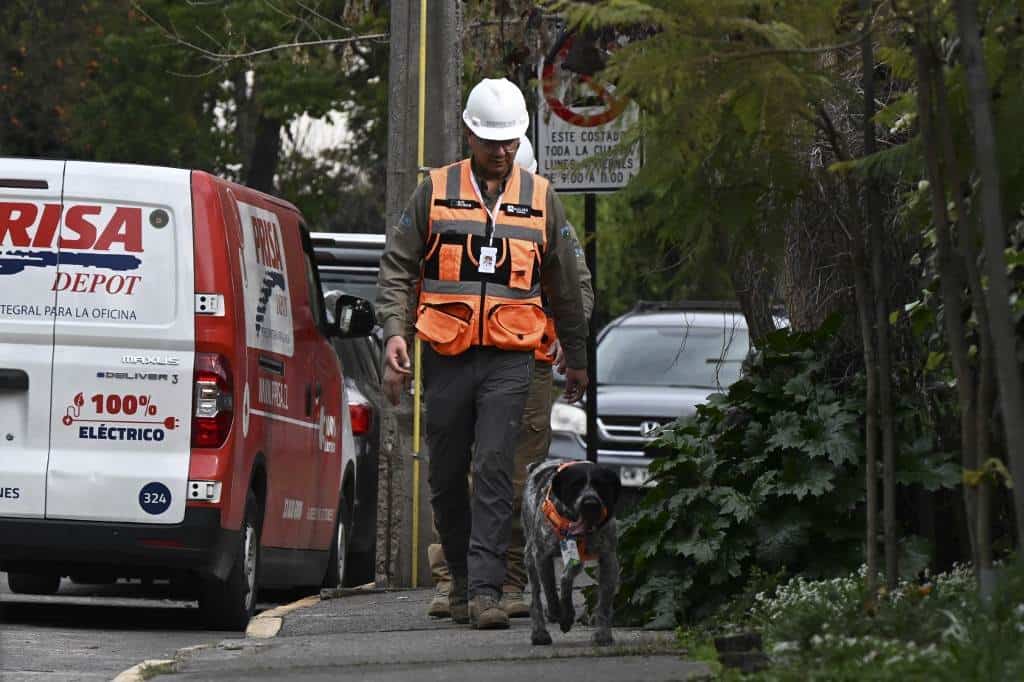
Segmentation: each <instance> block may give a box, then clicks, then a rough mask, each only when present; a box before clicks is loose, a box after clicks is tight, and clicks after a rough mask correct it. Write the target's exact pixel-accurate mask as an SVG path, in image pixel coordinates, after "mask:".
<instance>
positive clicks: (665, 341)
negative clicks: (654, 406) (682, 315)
mask: <svg viewBox="0 0 1024 682" xmlns="http://www.w3.org/2000/svg"><path fill="white" fill-rule="evenodd" d="M749 347H750V345H749V340H748V337H747V330H746V329H740V328H733V327H727V326H716V327H697V326H693V325H690V326H685V327H684V326H680V327H642V326H632V325H629V326H617V327H613V328H612V329H610V330H608V333H607V334H605V336H604V338H602V339H601V343H600V344H598V346H597V382H598V384H605V385H608V384H611V385H615V384H619V385H622V384H626V385H631V386H680V387H694V388H710V389H718V388H724V387H726V386H728V385H729V384H731V383H733V382H734V381H736V380H737V379H739V377H740V364H741V363H742V362H743V359H744V358H745V357H746V355H747V351H748V349H749Z"/></svg>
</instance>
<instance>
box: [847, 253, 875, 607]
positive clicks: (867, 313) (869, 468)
mask: <svg viewBox="0 0 1024 682" xmlns="http://www.w3.org/2000/svg"><path fill="white" fill-rule="evenodd" d="M851 241H853V240H851ZM852 247H853V282H854V291H855V292H856V296H857V317H858V318H859V319H860V333H861V339H862V341H863V346H864V373H865V374H866V375H867V387H866V396H865V401H864V402H865V406H864V413H865V414H864V485H865V488H866V495H865V505H866V506H867V510H866V511H867V513H866V514H865V516H866V517H867V526H866V528H865V536H866V537H865V557H864V560H865V562H866V563H867V567H868V574H867V576H866V577H865V580H866V582H867V593H868V599H869V600H871V601H872V602H873V601H874V599H875V592H876V590H877V588H878V365H877V363H876V361H875V332H874V329H872V326H871V320H872V319H873V317H872V310H871V290H870V287H869V286H868V278H867V274H866V271H867V263H865V262H864V251H863V249H862V248H860V245H858V244H853V245H852Z"/></svg>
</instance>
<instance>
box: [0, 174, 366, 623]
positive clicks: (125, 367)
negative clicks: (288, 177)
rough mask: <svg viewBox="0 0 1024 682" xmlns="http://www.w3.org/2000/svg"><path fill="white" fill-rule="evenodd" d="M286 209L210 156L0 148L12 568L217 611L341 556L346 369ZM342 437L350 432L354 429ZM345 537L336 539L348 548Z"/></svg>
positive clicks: (333, 566)
mask: <svg viewBox="0 0 1024 682" xmlns="http://www.w3.org/2000/svg"><path fill="white" fill-rule="evenodd" d="M323 305H324V304H323V297H322V295H321V292H320V282H319V279H318V275H317V270H316V268H315V267H314V264H313V251H312V246H311V243H310V239H309V235H308V233H307V231H306V228H305V226H304V225H303V219H302V216H301V215H300V213H299V212H298V210H297V209H296V208H295V207H294V206H292V205H291V204H289V203H287V202H285V201H282V200H280V199H276V198H274V197H271V196H268V195H266V194H262V193H260V192H256V191H253V190H251V189H248V188H246V187H242V186H240V185H236V184H234V183H231V182H227V181H224V180H221V179H219V178H216V177H213V176H211V175H208V174H207V173H203V172H200V171H189V170H178V169H170V168H154V167H145V166H130V165H120V164H98V163H82V162H74V161H39V160H23V159H0V570H3V571H7V572H8V581H9V584H10V587H11V589H12V590H13V591H15V592H23V593H35V594H48V593H49V594H52V593H54V592H56V591H57V590H58V588H59V585H60V578H61V577H62V576H70V577H72V578H73V579H76V578H82V579H83V580H85V581H96V580H100V579H104V580H110V579H113V578H117V577H166V578H171V579H174V580H182V581H186V582H187V583H188V584H192V585H195V587H196V588H197V592H198V596H199V601H200V606H201V610H202V612H203V614H204V618H205V620H206V622H207V623H208V624H209V625H212V626H218V627H228V628H244V627H245V625H246V623H247V622H248V619H249V617H250V616H251V614H252V612H253V607H254V605H255V596H256V591H257V588H258V587H260V586H267V587H269V586H273V587H285V586H298V585H320V584H327V585H334V584H337V583H338V582H339V580H340V578H341V576H340V575H339V573H340V571H341V570H342V562H343V560H344V546H343V543H344V537H345V529H344V523H345V519H343V518H342V517H343V516H344V515H345V514H344V511H343V510H345V509H346V504H345V501H344V500H342V494H341V474H342V471H343V458H347V457H350V456H351V450H349V448H350V447H351V446H350V443H351V436H350V435H348V436H347V437H344V436H346V435H347V434H345V429H344V425H345V421H344V420H343V419H342V417H343V414H344V413H345V412H346V411H347V408H345V407H344V406H343V404H342V403H343V400H344V396H343V391H342V376H341V368H340V366H339V362H338V358H337V356H336V355H335V353H334V351H333V349H332V347H331V344H330V342H329V339H330V337H332V336H360V335H365V334H368V333H369V332H370V331H371V329H372V327H373V325H374V322H373V313H372V308H371V307H370V306H369V304H368V303H367V302H366V301H363V300H361V299H357V298H354V297H344V298H343V299H340V300H339V301H338V302H337V309H336V310H335V311H334V312H335V315H334V319H335V320H339V322H338V323H334V324H332V325H330V326H329V325H328V322H327V316H326V315H325V312H324V309H323ZM344 441H347V443H345V442H344ZM339 544H341V545H342V547H341V551H339Z"/></svg>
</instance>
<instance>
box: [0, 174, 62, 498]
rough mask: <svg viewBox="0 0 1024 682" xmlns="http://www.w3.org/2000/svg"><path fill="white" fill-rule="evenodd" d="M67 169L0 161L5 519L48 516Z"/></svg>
mask: <svg viewBox="0 0 1024 682" xmlns="http://www.w3.org/2000/svg"><path fill="white" fill-rule="evenodd" d="M63 176H64V162H63V161H29V160H24V159H0V516H19V517H27V518H41V517H42V516H43V514H44V512H45V509H46V460H47V456H48V454H49V450H50V375H51V369H52V366H53V320H54V296H55V294H54V292H53V291H52V286H53V278H54V275H55V274H56V272H57V245H56V244H57V225H58V224H59V222H60V214H61V208H60V204H61V187H62V185H63Z"/></svg>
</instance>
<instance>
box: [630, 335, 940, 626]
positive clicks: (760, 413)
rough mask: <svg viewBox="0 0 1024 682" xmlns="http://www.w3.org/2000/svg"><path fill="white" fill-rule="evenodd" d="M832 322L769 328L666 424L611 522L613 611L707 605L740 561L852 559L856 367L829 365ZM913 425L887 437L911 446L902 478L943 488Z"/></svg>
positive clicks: (858, 532) (810, 569) (661, 612)
mask: <svg viewBox="0 0 1024 682" xmlns="http://www.w3.org/2000/svg"><path fill="white" fill-rule="evenodd" d="M838 325H839V320H838V318H834V319H831V320H829V321H828V322H826V324H825V325H823V327H822V328H821V329H820V330H818V331H816V332H812V333H793V332H790V331H788V330H780V331H778V332H775V333H774V334H772V335H771V336H770V337H769V338H768V339H767V341H766V342H765V343H764V344H762V348H761V349H760V350H759V351H758V352H757V353H755V354H754V355H753V356H752V357H751V358H750V360H749V361H748V362H747V365H746V367H745V371H744V376H743V378H741V379H740V380H739V381H737V382H736V383H734V384H733V385H731V386H730V387H729V388H728V390H727V391H726V392H725V393H724V394H717V395H714V396H712V397H711V398H710V399H709V401H708V402H707V404H704V405H700V406H698V408H697V413H696V416H694V417H692V418H689V419H685V420H681V421H678V422H676V423H674V424H672V425H670V426H669V427H667V428H666V430H665V431H664V433H663V435H662V438H661V442H660V444H661V445H662V446H668V447H669V448H670V449H671V451H672V453H673V454H671V455H670V456H668V457H665V458H662V459H659V460H656V461H655V462H654V463H653V464H652V467H651V470H652V474H653V477H654V479H655V480H656V481H657V485H656V486H655V487H654V488H652V489H650V490H649V491H648V492H647V494H646V495H645V497H644V498H643V499H642V500H641V502H640V504H639V505H638V506H637V508H636V509H635V510H634V512H633V513H632V514H630V515H627V516H626V517H625V518H624V519H623V520H622V522H621V525H620V545H619V547H620V549H619V553H620V557H621V559H622V566H623V568H622V576H623V579H622V587H621V589H620V591H619V595H618V599H617V609H616V612H617V614H618V616H619V618H620V620H623V621H625V622H631V623H646V624H647V625H648V626H649V627H673V626H674V625H675V624H676V623H679V622H685V621H686V620H687V619H688V618H698V619H699V618H701V617H702V616H706V615H708V614H709V613H710V612H711V611H712V610H713V609H714V608H716V607H718V606H720V605H721V604H722V603H723V602H724V601H725V600H726V599H728V598H729V596H730V595H732V594H734V593H736V592H738V591H740V590H741V589H742V588H743V585H744V582H745V576H746V575H747V574H749V573H750V571H751V570H752V569H755V568H757V569H760V570H763V571H766V572H769V573H772V572H778V571H779V570H780V569H782V568H786V569H788V570H789V571H791V572H797V573H805V574H807V575H809V576H821V575H836V574H839V573H843V572H846V571H849V570H850V569H852V568H853V567H855V566H857V565H858V564H859V563H860V562H861V559H862V555H863V554H862V553H863V550H862V545H863V529H864V521H863V498H864V474H863V467H862V460H863V457H862V443H863V435H862V414H863V405H862V403H861V400H860V397H859V396H860V393H861V392H860V389H859V382H858V380H857V379H856V377H854V378H851V377H849V376H847V375H846V374H845V373H844V372H842V371H839V370H836V369H834V368H833V367H832V366H831V365H830V364H829V358H830V357H831V354H832V344H833V338H834V333H835V330H836V329H837V328H838ZM903 421H905V422H907V423H908V424H911V423H915V424H916V422H917V419H916V418H915V419H906V420H903ZM916 430H919V429H916ZM913 431H915V428H912V426H908V427H907V428H904V429H902V432H901V434H900V438H901V442H903V443H904V444H906V443H913V447H912V448H911V447H906V448H905V450H906V451H913V452H914V453H915V454H916V455H917V456H916V457H914V458H913V467H912V468H913V471H912V472H911V471H907V472H905V473H904V476H903V479H902V480H903V481H904V482H906V483H923V484H925V485H927V486H928V487H936V486H940V485H953V484H954V483H955V481H956V477H957V470H956V468H955V467H953V466H951V465H949V464H948V463H947V462H945V461H944V457H945V456H942V455H931V454H929V450H930V447H929V446H930V442H929V441H928V440H927V438H925V439H922V438H921V437H920V435H919V434H918V433H914V432H913ZM898 473H899V472H898Z"/></svg>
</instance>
